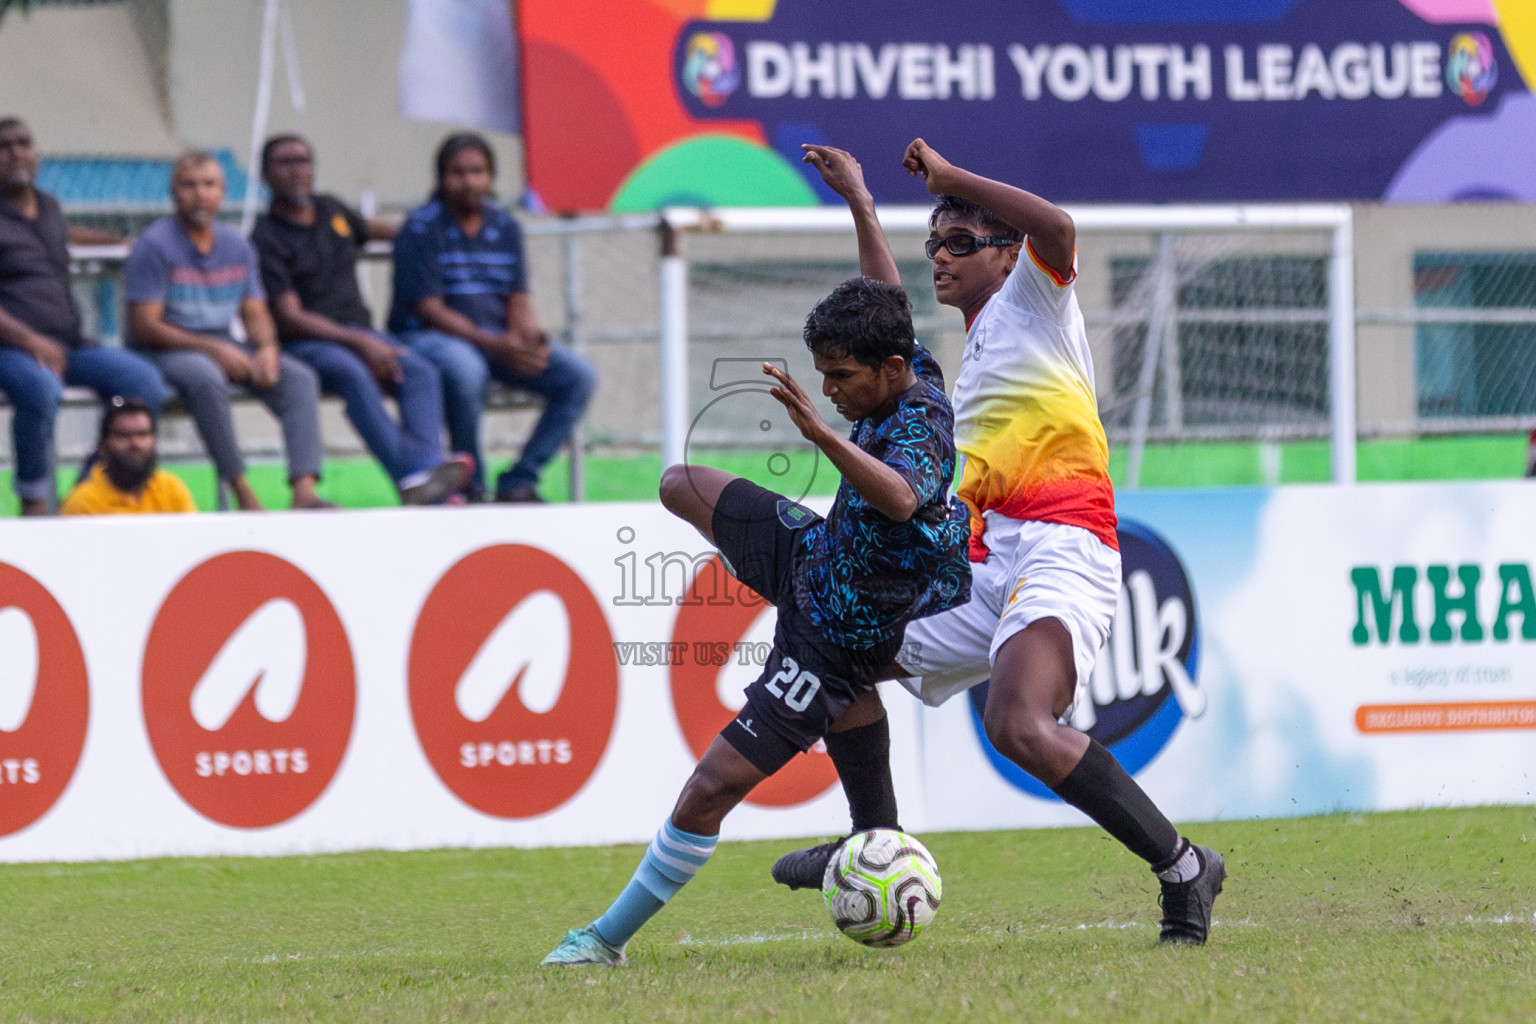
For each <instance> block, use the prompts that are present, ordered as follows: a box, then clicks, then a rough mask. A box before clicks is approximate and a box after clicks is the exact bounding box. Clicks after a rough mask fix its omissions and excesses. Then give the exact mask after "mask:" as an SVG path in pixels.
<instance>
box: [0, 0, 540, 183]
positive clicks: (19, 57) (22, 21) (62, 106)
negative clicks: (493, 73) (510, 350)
mask: <svg viewBox="0 0 1536 1024" xmlns="http://www.w3.org/2000/svg"><path fill="white" fill-rule="evenodd" d="M262 9H263V3H262V0H126V2H125V3H122V4H106V5H101V6H89V7H42V8H38V9H36V10H34V11H32V12H31V13H30V14H29V15H25V16H23V15H20V14H12V15H11V16H10V17H8V18H7V19H6V20H5V23H4V24H3V25H0V96H3V97H5V98H4V100H3V101H0V105H3V106H4V108H5V110H6V111H8V112H9V111H13V112H15V113H18V114H20V115H21V116H23V117H25V118H26V119H27V120H28V121H29V122H30V123H31V124H32V127H33V129H34V130H35V132H36V133H37V137H38V144H39V145H40V146H41V147H42V149H43V151H44V153H45V154H55V155H110V156H172V155H174V154H176V153H177V152H178V151H180V150H182V149H186V148H191V147H206V148H225V147H227V148H230V149H233V150H234V151H235V153H236V154H237V155H238V156H239V157H240V158H241V159H242V160H243V159H245V157H246V155H247V152H248V150H249V147H250V136H251V120H252V113H253V111H254V109H255V104H256V85H257V77H258V71H259V67H260V44H261V29H262ZM290 10H291V12H292V18H293V23H294V29H295V35H296V36H297V47H296V48H297V52H298V64H299V71H300V77H301V79H302V84H303V92H304V94H305V97H306V99H307V101H308V104H307V105H308V112H307V117H306V118H303V119H301V118H300V117H299V116H298V114H297V113H296V112H295V111H294V108H293V104H292V103H291V102H290V100H289V96H288V91H287V88H286V85H285V78H284V74H283V63H282V60H281V57H279V59H278V61H277V75H276V78H275V81H274V89H273V99H272V113H271V121H270V131H273V132H277V131H293V130H306V131H307V132H308V133H309V134H310V136H311V137H312V138H313V140H314V142H315V145H316V148H317V150H318V152H319V156H320V166H319V174H320V183H321V185H322V187H324V188H325V189H327V190H329V191H333V192H336V193H337V194H339V195H341V196H343V197H345V198H347V199H349V200H352V201H354V202H355V201H356V200H357V199H358V197H359V196H360V195H361V194H362V193H363V191H364V190H372V191H373V192H374V193H375V194H376V196H377V198H378V201H379V203H380V205H381V207H383V208H392V209H406V208H409V207H410V206H413V205H415V204H417V203H419V202H421V201H422V199H423V198H424V197H425V195H426V194H427V193H428V192H429V191H430V190H431V178H432V174H431V161H432V154H433V151H434V150H435V148H436V146H437V144H438V142H439V141H440V140H441V139H442V138H443V136H444V135H446V134H447V133H448V132H450V131H452V130H454V129H456V128H459V127H466V126H463V125H454V124H435V123H428V122H421V121H408V120H406V119H405V118H403V117H401V116H400V114H399V101H398V86H397V74H396V73H397V68H398V64H399V60H400V51H401V44H402V42H403V38H404V28H405V10H406V4H405V0H367V2H366V3H357V2H347V0H302V2H294V3H291V4H290ZM486 134H487V136H488V137H489V138H490V139H491V140H492V144H493V145H494V147H495V149H496V151H497V157H498V164H499V166H500V169H501V174H500V178H499V185H500V189H501V191H502V193H503V194H504V195H507V196H509V197H516V196H518V195H520V193H521V191H522V153H521V147H520V144H519V141H518V139H517V138H516V137H514V136H511V135H506V134H502V133H495V132H487V133H486Z"/></svg>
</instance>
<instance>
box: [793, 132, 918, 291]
mask: <svg viewBox="0 0 1536 1024" xmlns="http://www.w3.org/2000/svg"><path fill="white" fill-rule="evenodd" d="M800 148H801V149H803V150H805V156H803V157H801V158H800V162H801V163H806V164H810V165H811V166H812V167H814V168H816V170H817V171H818V172H820V174H821V180H822V181H824V182H826V183H827V187H828V188H830V189H831V190H832V191H834V192H836V193H837V194H838V195H840V196H842V197H843V200H844V201H845V202H846V203H847V204H848V209H849V210H851V211H852V212H853V228H854V231H856V232H857V233H858V236H859V273H861V274H863V275H864V276H865V277H872V278H874V279H875V280H877V281H884V282H885V283H886V284H894V285H896V286H897V287H900V286H901V273H900V272H899V271H898V270H897V269H896V257H895V256H893V255H891V243H890V242H889V241H888V240H887V239H886V237H885V231H884V230H882V229H881V227H880V219H879V217H877V216H876V215H875V198H874V196H872V195H870V194H869V188H868V186H866V185H865V184H864V168H862V167H860V166H859V162H858V161H857V160H855V159H854V158H853V154H852V153H849V152H848V151H847V150H844V149H838V148H836V147H835V146H813V145H810V144H809V143H807V144H805V145H803V146H801V147H800Z"/></svg>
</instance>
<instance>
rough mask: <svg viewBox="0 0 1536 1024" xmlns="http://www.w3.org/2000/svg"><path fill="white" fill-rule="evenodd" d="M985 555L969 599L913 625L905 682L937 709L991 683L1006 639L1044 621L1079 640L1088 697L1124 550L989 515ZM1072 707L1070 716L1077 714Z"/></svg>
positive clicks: (905, 653) (1060, 527) (1048, 526)
mask: <svg viewBox="0 0 1536 1024" xmlns="http://www.w3.org/2000/svg"><path fill="white" fill-rule="evenodd" d="M985 522H986V527H985V529H986V532H985V533H984V534H983V535H982V536H983V539H984V540H985V541H986V544H987V549H988V553H987V558H986V561H984V562H981V563H979V564H978V563H972V564H971V573H972V576H971V599H970V601H968V602H967V603H965V604H963V605H961V606H959V607H958V608H951V609H949V610H948V611H946V612H940V613H939V614H938V615H932V616H929V617H928V618H926V619H917V620H916V621H913V622H910V623H908V624H907V630H906V635H905V637H904V642H903V644H902V647H901V651H900V652H899V653H898V655H897V658H896V660H897V663H898V664H900V665H901V667H902V668H903V669H906V670H907V671H909V672H911V673H912V675H913V678H909V679H902V680H901V684H902V685H903V686H905V687H906V688H907V689H908V690H911V691H912V693H913V694H914V695H915V696H916V697H917V698H918V699H919V700H921V701H922V702H923V703H924V704H928V705H931V706H934V707H937V706H938V705H940V704H942V703H944V702H945V701H946V700H948V699H949V698H951V697H953V696H954V695H955V694H957V693H962V692H964V691H966V690H969V689H970V688H971V687H973V686H975V685H976V684H977V683H980V682H981V681H983V680H984V679H987V678H988V677H989V676H990V675H991V674H992V662H993V660H994V659H995V658H996V657H997V651H998V648H1000V647H1002V645H1003V642H1004V641H1006V640H1007V639H1008V638H1009V637H1011V636H1013V635H1014V634H1015V633H1018V632H1020V631H1021V630H1023V629H1024V627H1025V626H1028V625H1029V624H1030V623H1032V622H1035V621H1037V620H1039V619H1047V618H1054V619H1059V620H1060V621H1061V623H1062V625H1064V626H1066V627H1067V632H1068V633H1070V634H1071V636H1072V658H1073V661H1074V662H1075V663H1076V667H1077V693H1076V696H1075V698H1074V703H1075V702H1076V700H1078V699H1081V697H1082V694H1083V691H1084V688H1085V687H1086V686H1087V685H1088V680H1089V676H1090V675H1091V674H1092V671H1093V661H1094V658H1095V657H1097V655H1098V653H1099V649H1100V648H1102V647H1103V646H1104V641H1105V640H1106V639H1107V638H1108V637H1109V626H1110V623H1111V622H1112V621H1113V620H1114V616H1115V605H1116V603H1117V601H1118V600H1119V597H1120V552H1118V551H1116V550H1114V549H1113V548H1111V547H1109V546H1108V545H1106V544H1105V543H1104V542H1103V541H1102V540H1100V539H1099V538H1098V537H1096V536H1094V535H1093V534H1092V533H1089V532H1088V531H1087V530H1084V529H1083V528H1081V527H1078V526H1066V525H1064V524H1062V523H1041V522H1034V521H1029V520H1019V519H1009V518H1008V517H1006V516H999V515H994V514H992V513H985ZM1070 713H1071V712H1070V709H1069V710H1068V714H1070Z"/></svg>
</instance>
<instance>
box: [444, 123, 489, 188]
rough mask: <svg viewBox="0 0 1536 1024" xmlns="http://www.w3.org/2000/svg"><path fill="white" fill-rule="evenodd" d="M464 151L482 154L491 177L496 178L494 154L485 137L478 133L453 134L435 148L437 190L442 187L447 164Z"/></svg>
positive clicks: (446, 173) (446, 172)
mask: <svg viewBox="0 0 1536 1024" xmlns="http://www.w3.org/2000/svg"><path fill="white" fill-rule="evenodd" d="M466 149H478V150H479V151H480V152H481V153H482V154H484V156H485V162H486V164H487V165H489V166H490V168H491V177H493V178H494V177H496V154H495V153H494V152H492V151H491V144H490V143H489V142H488V141H486V138H485V136H484V135H481V134H480V133H479V132H455V133H454V134H452V135H450V136H448V137H447V138H446V139H444V140H443V144H442V145H441V146H438V147H437V187H438V189H441V188H442V187H443V179H444V178H445V177H447V175H448V164H449V163H450V162H451V161H452V160H453V158H454V157H456V156H458V155H459V154H460V153H462V152H464V151H465V150H466Z"/></svg>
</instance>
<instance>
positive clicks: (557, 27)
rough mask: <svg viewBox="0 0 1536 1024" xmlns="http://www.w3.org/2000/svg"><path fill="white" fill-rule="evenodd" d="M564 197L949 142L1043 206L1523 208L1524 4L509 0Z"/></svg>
mask: <svg viewBox="0 0 1536 1024" xmlns="http://www.w3.org/2000/svg"><path fill="white" fill-rule="evenodd" d="M517 13H518V23H519V32H520V37H521V52H522V58H523V61H522V94H523V98H524V109H525V112H526V116H525V118H524V123H523V130H524V136H525V142H526V147H527V149H526V152H527V160H528V177H529V182H530V185H531V188H532V191H533V193H534V194H535V196H536V198H537V200H539V201H541V202H542V203H543V205H545V206H547V207H548V208H549V209H553V210H586V209H612V210H652V209H656V208H658V207H661V206H668V205H698V206H777V205H785V206H795V205H813V204H816V203H821V202H834V203H839V204H840V203H841V200H839V199H838V198H837V197H836V196H835V195H833V194H832V193H831V192H830V190H828V189H827V188H826V187H825V186H824V185H823V184H822V183H821V180H820V178H819V176H818V175H817V174H816V172H815V171H814V170H813V169H811V168H808V167H806V166H804V165H803V164H802V163H801V162H800V158H801V156H802V155H803V154H802V150H801V148H800V147H801V145H802V144H803V143H822V144H830V145H835V146H840V147H842V148H845V149H848V150H850V151H851V152H853V153H854V155H855V156H857V157H858V158H859V159H860V161H861V162H862V164H863V167H864V173H865V176H866V178H867V180H868V182H869V186H870V189H871V191H872V192H873V193H874V196H875V199H876V201H878V202H881V203H915V202H921V201H923V199H924V197H925V196H926V193H925V192H924V190H923V188H922V185H921V183H920V182H914V181H912V180H911V178H910V177H909V176H908V175H907V174H906V173H905V172H904V170H903V169H902V166H901V156H902V152H903V150H904V148H905V147H906V145H907V143H908V142H909V141H910V140H912V139H913V138H916V137H919V136H920V137H923V138H925V139H926V140H927V141H928V142H929V143H930V144H932V145H933V146H934V147H935V148H937V149H938V150H939V152H941V153H942V154H944V155H945V156H946V157H949V158H951V159H953V160H955V161H957V162H959V163H960V164H962V165H963V166H965V167H967V168H969V169H971V170H974V171H977V172H979V173H981V174H984V175H987V176H989V177H993V178H998V179H1001V180H1004V181H1008V182H1013V183H1017V184H1019V185H1021V186H1023V187H1026V188H1028V189H1030V190H1032V191H1034V192H1037V193H1039V194H1041V195H1043V196H1045V197H1046V198H1048V199H1051V200H1053V201H1055V202H1119V203H1128V202H1167V201H1186V202H1224V201H1281V200H1352V199H1387V200H1393V201H1401V202H1445V201H1451V200H1456V199H1468V198H1483V199H1488V198H1504V199H1524V200H1532V199H1536V97H1533V96H1532V94H1531V87H1532V84H1533V83H1536V8H1533V7H1532V5H1531V4H1530V2H1529V0H1351V2H1349V3H1337V2H1334V0H1161V2H1159V3H1146V2H1144V0H971V2H968V3H962V4H936V3H932V2H929V0H889V2H886V3H881V4H867V3H858V2H855V0H614V2H610V3H604V4H586V5H582V4H576V5H572V4H569V3H566V2H564V0H521V2H519V3H518V4H517Z"/></svg>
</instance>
